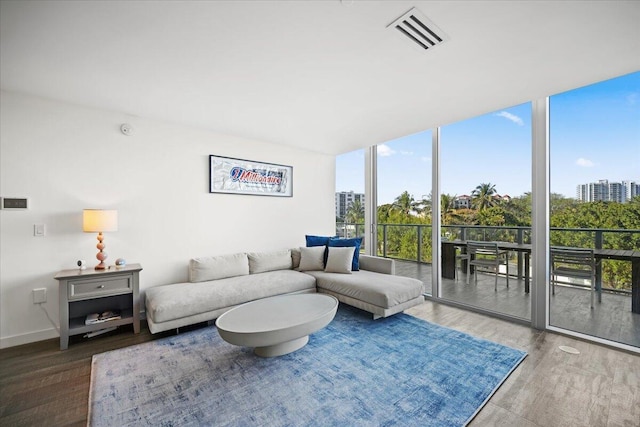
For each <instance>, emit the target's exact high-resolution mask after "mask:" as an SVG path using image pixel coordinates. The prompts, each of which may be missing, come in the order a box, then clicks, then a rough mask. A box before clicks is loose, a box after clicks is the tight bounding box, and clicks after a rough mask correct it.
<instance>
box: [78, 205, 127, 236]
mask: <svg viewBox="0 0 640 427" xmlns="http://www.w3.org/2000/svg"><path fill="white" fill-rule="evenodd" d="M82 231H84V232H86V233H100V232H103V231H118V211H116V210H106V209H84V210H83V211H82Z"/></svg>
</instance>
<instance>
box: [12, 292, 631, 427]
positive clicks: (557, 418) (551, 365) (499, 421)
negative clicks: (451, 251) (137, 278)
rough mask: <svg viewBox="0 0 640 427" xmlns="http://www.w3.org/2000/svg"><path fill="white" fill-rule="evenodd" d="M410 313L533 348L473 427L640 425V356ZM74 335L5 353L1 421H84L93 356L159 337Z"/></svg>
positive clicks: (443, 314) (491, 323) (444, 311)
mask: <svg viewBox="0 0 640 427" xmlns="http://www.w3.org/2000/svg"><path fill="white" fill-rule="evenodd" d="M407 312H408V313H409V314H412V315H415V316H417V317H420V318H423V319H425V320H428V321H432V322H434V323H438V324H441V325H444V326H447V327H451V328H454V329H457V330H460V331H464V332H468V333H470V334H472V335H475V336H478V337H482V338H486V339H489V340H492V341H496V342H499V343H502V344H505V345H508V346H511V347H515V348H519V349H522V350H525V351H527V352H528V353H529V355H528V356H527V358H526V359H525V360H524V362H523V363H522V364H521V365H520V366H519V367H518V369H517V370H516V371H515V372H514V373H512V374H511V376H510V377H509V378H508V379H507V381H506V382H505V383H504V384H503V385H502V387H501V388H500V389H499V390H498V392H497V393H496V394H495V395H494V396H493V397H492V398H491V400H490V401H489V402H488V403H487V405H486V406H485V407H484V409H483V410H482V411H481V412H480V413H479V414H478V416H477V417H476V418H475V419H474V421H473V422H472V423H471V425H472V426H510V427H511V426H517V427H519V426H554V427H555V426H636V427H637V426H639V425H640V422H639V421H640V356H637V355H635V354H630V353H625V352H622V351H617V350H614V349H610V348H607V347H604V346H599V345H596V344H591V343H587V342H583V341H578V340H575V339H572V338H567V337H564V336H560V335H557V334H553V333H549V332H541V331H536V330H533V329H530V328H528V327H526V326H522V325H517V324H513V323H510V322H507V321H503V320H498V319H494V318H491V317H487V316H484V315H481V314H477V313H472V312H468V311H465V310H460V309H457V308H454V307H450V306H446V305H442V304H437V303H433V302H428V301H427V302H425V303H424V304H422V305H420V306H418V307H414V308H412V309H410V310H408V311H407ZM121 329H122V328H121ZM73 338H76V339H75V340H74V341H72V343H71V344H70V347H69V350H66V351H60V350H59V347H58V346H59V342H58V340H47V341H42V342H39V343H34V344H27V345H23V346H19V347H12V348H8V349H3V350H0V425H2V426H37V425H43V426H44V425H47V426H66V425H77V426H80V425H86V420H87V402H88V395H89V382H90V374H91V356H92V355H93V354H97V353H101V352H105V351H109V350H113V349H117V348H121V347H125V346H129V345H134V344H138V343H142V342H146V341H150V340H152V339H157V338H159V337H157V336H151V334H150V333H149V331H148V329H147V328H146V327H144V326H143V327H142V332H141V333H140V334H138V335H134V334H133V333H132V332H129V331H125V330H123V331H116V332H114V333H112V334H111V335H107V336H101V337H96V338H92V339H91V340H83V341H78V338H77V337H73ZM417 338H419V337H417ZM559 345H569V346H572V347H575V348H577V349H579V350H580V351H581V353H580V354H579V355H571V354H568V353H564V352H562V351H560V350H559V349H558V346H559Z"/></svg>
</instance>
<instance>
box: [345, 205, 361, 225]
mask: <svg viewBox="0 0 640 427" xmlns="http://www.w3.org/2000/svg"><path fill="white" fill-rule="evenodd" d="M345 218H346V220H347V222H348V223H350V224H358V223H362V222H364V206H363V205H362V202H361V201H360V199H355V200H354V201H353V202H351V203H350V204H349V206H348V207H347V212H346V214H345Z"/></svg>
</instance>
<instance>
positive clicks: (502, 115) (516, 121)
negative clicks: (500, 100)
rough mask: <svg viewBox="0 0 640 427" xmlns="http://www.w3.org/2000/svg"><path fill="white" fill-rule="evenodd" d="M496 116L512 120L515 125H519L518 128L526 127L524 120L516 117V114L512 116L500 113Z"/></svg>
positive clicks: (503, 112)
mask: <svg viewBox="0 0 640 427" xmlns="http://www.w3.org/2000/svg"><path fill="white" fill-rule="evenodd" d="M496 116H498V117H504V118H505V119H507V120H511V121H512V122H513V123H515V124H517V125H518V126H524V122H523V121H522V119H521V118H520V117H518V116H516V115H515V114H511V113H508V112H506V111H500V112H499V113H496Z"/></svg>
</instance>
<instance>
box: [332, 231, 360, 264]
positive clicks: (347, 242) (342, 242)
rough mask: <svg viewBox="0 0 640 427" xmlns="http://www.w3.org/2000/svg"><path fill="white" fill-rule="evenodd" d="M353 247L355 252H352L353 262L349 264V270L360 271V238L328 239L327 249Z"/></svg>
mask: <svg viewBox="0 0 640 427" xmlns="http://www.w3.org/2000/svg"><path fill="white" fill-rule="evenodd" d="M352 246H355V248H356V250H355V251H353V261H352V262H351V270H353V271H358V270H360V246H362V237H354V238H351V239H330V240H329V247H338V248H345V247H352Z"/></svg>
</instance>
